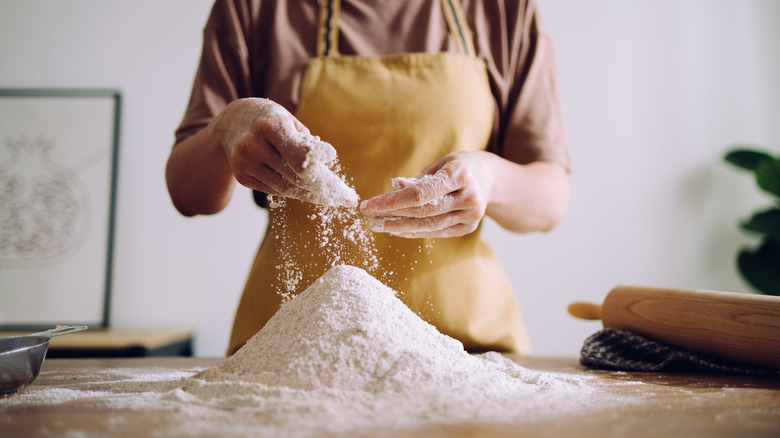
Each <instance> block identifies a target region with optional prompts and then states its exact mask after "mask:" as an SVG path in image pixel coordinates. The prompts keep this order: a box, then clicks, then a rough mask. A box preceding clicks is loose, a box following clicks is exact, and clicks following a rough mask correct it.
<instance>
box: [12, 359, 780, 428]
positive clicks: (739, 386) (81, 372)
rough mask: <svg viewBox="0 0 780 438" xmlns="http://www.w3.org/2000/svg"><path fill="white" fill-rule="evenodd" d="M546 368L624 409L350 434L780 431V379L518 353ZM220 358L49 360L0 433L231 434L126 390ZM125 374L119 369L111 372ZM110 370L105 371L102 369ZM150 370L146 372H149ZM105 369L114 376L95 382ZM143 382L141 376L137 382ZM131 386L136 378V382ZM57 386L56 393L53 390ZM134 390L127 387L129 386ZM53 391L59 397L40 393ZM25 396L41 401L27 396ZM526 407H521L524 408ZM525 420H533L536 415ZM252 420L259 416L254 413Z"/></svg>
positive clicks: (15, 398)
mask: <svg viewBox="0 0 780 438" xmlns="http://www.w3.org/2000/svg"><path fill="white" fill-rule="evenodd" d="M511 358H512V359H513V360H515V361H516V362H518V363H519V364H520V365H522V366H524V367H526V368H529V369H532V370H538V371H549V372H555V373H564V374H571V375H574V376H585V377H587V378H588V379H589V380H588V381H589V382H590V383H589V384H590V385H595V386H597V387H599V388H600V389H602V390H604V393H605V394H606V395H608V396H609V397H614V396H621V397H625V398H626V399H627V400H628V401H629V402H628V403H625V404H622V405H618V406H615V405H614V404H605V405H604V407H603V409H602V408H601V407H600V405H599V404H600V402H599V401H598V400H595V401H594V406H593V408H592V409H590V410H588V412H587V413H576V412H575V413H571V414H566V415H561V416H558V417H556V418H554V419H546V420H542V421H522V422H518V423H516V424H501V425H499V424H452V425H442V424H437V425H431V426H429V427H421V428H417V429H415V430H406V431H403V432H401V431H391V430H390V431H389V430H366V431H362V432H361V433H358V434H355V433H350V434H349V436H384V437H409V436H413V437H434V438H436V437H472V436H473V437H561V436H566V437H665V438H674V437H686V438H690V437H707V438H711V437H739V438H747V437H772V438H777V437H780V379H779V378H777V377H774V378H755V377H736V376H719V375H695V374H657V373H626V372H608V371H593V370H586V369H585V368H583V367H582V366H580V365H579V364H578V362H577V360H576V358H539V357H511ZM218 361H219V359H203V358H133V359H51V360H46V361H45V363H44V367H43V370H42V372H41V375H40V376H39V377H38V379H37V380H36V381H35V382H34V383H33V384H32V385H31V386H29V387H28V388H26V389H25V390H23V391H22V392H21V393H19V394H15V395H10V396H6V397H0V436H2V437H26V436H51V437H68V436H78V437H93V436H94V437H114V436H139V437H140V436H144V437H146V436H193V435H199V436H224V435H223V434H221V433H214V432H213V431H212V432H209V431H200V432H198V433H194V432H193V430H192V429H191V428H189V429H188V428H186V427H185V426H186V423H187V421H188V418H187V417H186V416H185V415H184V413H182V412H179V411H176V410H170V409H168V410H144V409H140V410H139V409H128V408H127V407H126V406H124V407H123V405H122V404H121V403H119V404H117V403H115V402H116V399H117V398H118V397H123V398H127V397H136V396H137V397H140V396H141V392H142V391H145V390H153V389H154V381H155V379H156V378H155V376H159V375H163V374H165V375H167V376H168V378H170V377H171V376H174V377H175V376H176V372H177V371H181V372H182V373H181V374H182V375H184V376H187V375H189V374H192V372H194V371H195V370H198V369H204V368H208V367H210V366H213V365H214V364H216V363H217V362H218ZM128 369H134V370H136V371H138V372H139V373H141V375H144V376H147V378H148V379H149V382H146V383H144V382H140V383H139V385H140V386H136V387H135V389H132V390H130V391H129V392H127V390H120V389H117V388H118V387H117V385H120V384H125V385H127V384H128V382H117V376H118V375H122V373H120V372H119V370H128ZM112 370H114V371H116V373H115V374H111V371H112ZM101 373H102V374H101ZM144 373H145V374H144ZM96 375H105V376H111V378H104V379H98V380H95V377H94V376H96ZM136 380H137V379H136ZM131 383H132V382H131ZM74 388H89V389H90V390H91V391H95V394H97V395H96V396H95V397H93V398H91V399H84V398H80V399H78V400H75V401H74V400H73V399H72V398H71V399H68V397H65V398H63V399H58V398H57V397H62V396H63V395H64V396H67V395H68V394H70V393H69V392H68V391H69V390H70V391H71V392H72V391H74ZM47 391H48V392H47ZM123 391H125V392H123ZM48 393H52V394H54V395H53V396H52V397H51V399H50V400H49V399H45V398H43V399H42V398H40V397H37V398H36V397H34V395H35V394H48ZM25 397H27V398H29V399H30V400H32V401H31V402H25V401H24V400H25ZM519 408H520V409H522V407H519ZM524 418H528V417H527V416H526V417H524ZM248 421H250V420H248Z"/></svg>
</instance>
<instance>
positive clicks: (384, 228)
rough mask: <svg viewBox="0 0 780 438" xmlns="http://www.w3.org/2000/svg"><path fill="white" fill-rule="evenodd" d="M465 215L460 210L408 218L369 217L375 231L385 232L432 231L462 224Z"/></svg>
mask: <svg viewBox="0 0 780 438" xmlns="http://www.w3.org/2000/svg"><path fill="white" fill-rule="evenodd" d="M462 219H463V215H462V214H461V212H459V211H455V212H449V213H446V214H442V215H438V216H432V217H422V218H407V217H397V216H385V217H373V218H371V219H369V221H368V225H369V227H371V229H372V230H373V231H375V232H383V233H391V234H397V233H410V232H421V231H422V232H432V231H437V230H442V229H445V228H449V227H451V226H454V225H457V224H460V223H461V222H462Z"/></svg>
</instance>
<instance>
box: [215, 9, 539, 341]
mask: <svg viewBox="0 0 780 438" xmlns="http://www.w3.org/2000/svg"><path fill="white" fill-rule="evenodd" d="M442 8H443V12H444V14H445V16H446V18H447V22H448V25H449V29H450V32H451V34H452V35H453V36H454V37H455V39H456V41H457V45H458V49H459V51H460V52H461V53H458V54H450V53H437V54H426V53H410V54H402V55H393V56H338V46H337V43H338V21H337V20H338V14H339V1H337V0H330V1H328V0H324V1H323V4H322V5H321V8H320V9H321V14H320V23H319V32H318V45H317V55H318V56H317V57H316V58H314V59H312V60H310V61H309V63H308V66H307V69H306V73H305V76H304V82H303V86H302V91H301V98H300V103H299V107H298V111H297V114H296V116H297V117H298V119H299V120H300V121H301V122H302V123H303V124H304V125H306V126H307V127H309V129H310V130H311V132H312V134H314V135H318V136H320V137H321V138H322V139H323V140H325V141H327V142H329V143H331V144H332V145H333V146H334V147H335V148H336V150H337V151H338V156H339V161H340V163H341V166H342V168H343V173H344V174H345V175H347V177H348V178H349V179H351V182H352V183H353V184H354V186H355V188H356V190H357V192H358V194H359V195H360V198H361V199H368V198H370V197H373V196H376V195H379V194H381V193H384V192H388V191H391V190H392V187H391V184H390V180H391V178H393V177H397V176H413V175H416V174H418V173H419V172H420V171H421V170H422V169H423V168H425V167H426V166H428V165H429V164H431V163H433V162H434V161H436V160H438V159H440V158H441V157H443V156H444V155H446V154H448V153H450V152H453V151H459V150H484V149H485V148H486V147H487V144H488V140H489V137H490V135H491V132H492V126H493V112H494V109H493V108H494V101H493V97H492V94H491V92H490V88H489V84H488V80H487V74H486V70H485V65H484V62H482V61H481V60H479V59H477V58H476V57H475V56H474V55H473V54H474V50H473V46H472V42H471V41H472V40H471V35H470V31H469V29H468V28H467V27H466V21H465V20H464V19H463V12H462V11H461V7H460V4H459V3H458V2H457V1H452V0H442ZM317 211H318V210H317V207H315V206H312V205H311V204H306V203H302V202H299V201H295V200H291V199H287V200H285V206H283V207H274V208H270V209H269V226H268V230H267V233H266V238H265V239H264V240H263V243H262V245H261V246H260V250H259V251H258V254H257V257H256V258H255V261H254V264H253V267H252V271H251V273H250V276H249V279H248V280H247V285H246V288H245V290H244V294H243V296H242V298H241V302H240V303H239V308H238V311H237V314H236V319H235V322H234V326H233V334H232V337H231V340H230V347H229V353H231V354H232V353H233V352H235V351H236V350H237V349H238V348H240V347H241V346H242V345H243V344H244V343H245V342H246V341H247V340H248V339H249V338H250V337H252V336H253V335H254V334H256V333H257V332H258V331H259V330H260V329H261V328H262V327H263V325H265V323H266V321H268V319H269V318H270V317H271V316H273V314H274V313H276V311H277V310H278V309H279V306H280V304H281V302H282V296H281V295H280V294H279V293H278V291H280V290H284V289H285V288H288V287H289V286H290V282H292V283H293V284H294V285H296V289H297V291H298V292H300V291H303V290H304V289H305V288H306V287H308V286H309V285H310V284H311V283H312V282H314V280H316V279H317V278H319V277H320V276H321V275H322V274H323V273H324V272H325V271H326V270H327V269H328V268H330V267H331V266H332V265H333V251H335V250H330V251H329V248H335V247H336V246H338V248H340V249H339V251H338V252H339V254H342V259H341V262H345V263H348V264H353V265H356V266H359V267H364V266H371V260H368V259H367V258H368V257H369V255H367V254H366V251H365V248H362V246H363V245H362V244H360V243H358V244H356V243H354V242H352V241H350V240H349V239H342V238H341V236H343V233H341V231H342V230H340V229H339V228H340V227H345V226H348V224H344V223H338V221H335V222H336V223H333V224H330V226H329V228H335V229H336V230H335V232H333V230H331V231H328V233H329V234H328V235H329V239H330V240H329V241H328V244H327V245H325V246H323V245H322V235H321V233H322V232H323V227H322V225H320V224H318V219H317ZM374 241H375V242H374V243H375V245H376V248H377V255H378V257H379V265H380V266H379V269H378V270H376V272H371V271H370V270H369V272H370V273H372V274H373V275H374V276H375V277H377V278H378V279H380V280H381V281H382V282H383V283H385V284H387V285H388V286H390V287H392V288H393V289H395V290H396V291H399V292H400V294H399V298H401V299H402V300H403V301H404V303H405V304H406V305H408V306H409V308H411V309H412V310H413V311H414V312H416V313H417V314H418V315H420V317H422V318H423V319H425V320H426V321H428V322H430V323H431V324H433V325H435V326H436V327H437V328H438V329H439V330H440V331H441V332H442V333H445V334H447V335H449V336H452V337H454V338H456V339H458V340H460V341H461V342H463V344H464V346H465V348H467V349H469V350H470V351H481V350H499V351H519V352H528V351H529V344H528V340H527V336H526V333H525V329H524V326H523V323H522V319H521V317H520V312H519V309H518V306H517V303H516V302H515V298H514V295H513V293H512V290H511V287H510V285H509V282H508V280H507V278H506V276H505V274H504V272H503V269H502V268H501V266H500V264H499V262H498V260H497V259H496V257H495V256H494V254H493V253H492V251H491V250H490V248H488V246H487V245H486V244H485V242H483V241H482V240H481V239H480V237H479V230H477V231H475V232H473V233H471V234H469V235H466V236H462V237H453V238H443V239H404V238H400V237H393V236H390V235H387V234H376V235H374ZM345 248H346V249H345ZM345 252H346V254H348V255H347V256H343V254H344V253H345ZM292 264H295V265H297V266H298V268H300V269H298V271H299V272H294V273H293V274H290V271H289V268H290V265H292ZM367 270H368V269H367ZM296 275H298V276H296Z"/></svg>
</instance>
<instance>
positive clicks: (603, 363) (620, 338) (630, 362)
mask: <svg viewBox="0 0 780 438" xmlns="http://www.w3.org/2000/svg"><path fill="white" fill-rule="evenodd" d="M580 363H581V364H582V365H585V366H586V367H589V368H594V369H603V370H616V371H652V372H692V373H717V374H736V375H744V376H776V377H780V373H779V372H778V370H773V369H767V368H760V367H756V366H752V365H745V364H739V363H735V362H729V361H725V360H721V359H718V358H713V357H707V356H704V355H700V354H696V353H692V352H688V351H683V350H679V349H676V348H673V347H669V346H666V345H662V344H660V343H658V342H655V341H653V340H650V339H647V338H645V337H642V336H639V335H636V334H634V333H629V332H624V331H620V330H613V329H604V330H601V331H599V332H596V333H594V334H593V335H591V336H590V337H589V338H588V339H586V340H585V343H584V344H583V346H582V350H581V351H580Z"/></svg>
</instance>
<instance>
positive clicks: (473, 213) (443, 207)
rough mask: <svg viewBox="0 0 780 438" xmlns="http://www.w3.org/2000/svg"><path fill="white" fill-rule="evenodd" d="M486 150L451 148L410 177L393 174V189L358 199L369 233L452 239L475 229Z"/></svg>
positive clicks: (486, 185) (488, 188) (488, 185)
mask: <svg viewBox="0 0 780 438" xmlns="http://www.w3.org/2000/svg"><path fill="white" fill-rule="evenodd" d="M486 154H489V152H483V151H469V152H454V153H451V154H449V155H446V156H445V157H444V158H442V159H441V160H439V161H437V162H435V163H433V164H432V165H430V166H428V167H427V168H426V169H425V170H423V172H422V173H421V174H420V175H418V176H417V177H415V178H395V179H394V180H393V186H394V187H393V188H394V189H396V190H395V191H393V192H389V193H384V194H382V195H379V196H376V197H374V198H371V199H369V200H367V201H364V202H363V203H362V204H361V206H360V209H361V211H362V212H363V213H365V214H367V215H369V216H371V219H370V220H369V226H370V227H371V229H372V230H373V231H376V232H386V233H390V234H392V235H396V236H400V237H408V238H421V237H431V238H432V237H456V236H463V235H466V234H469V233H471V232H473V231H474V230H476V229H477V226H478V225H479V223H480V221H481V220H482V217H483V216H484V215H485V211H486V209H487V205H488V202H489V199H490V196H491V192H492V190H493V185H494V183H495V182H494V178H493V177H492V176H491V172H490V171H489V166H488V162H489V161H490V157H489V156H488V155H486Z"/></svg>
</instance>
